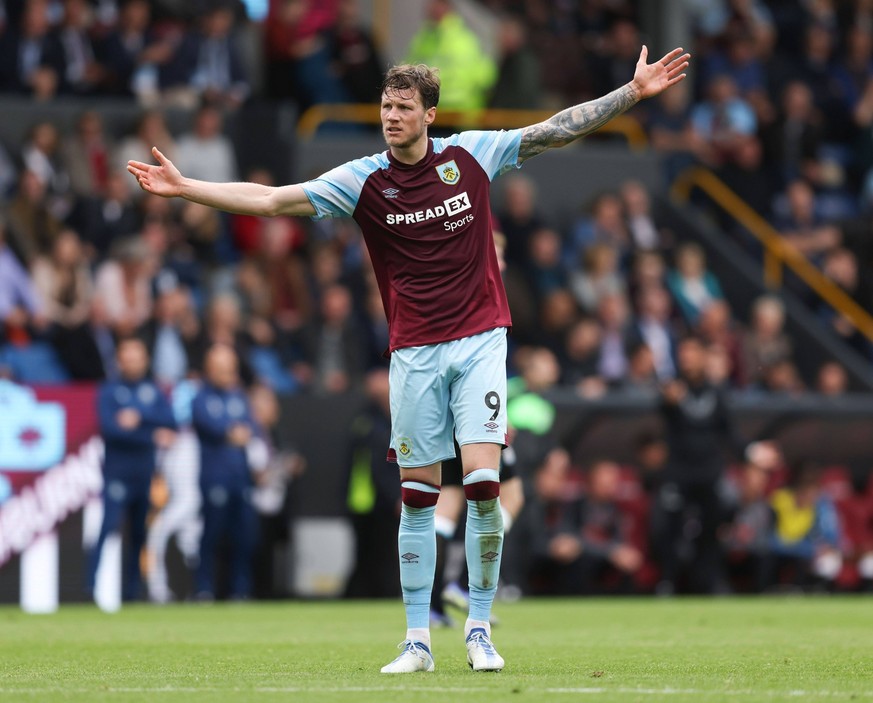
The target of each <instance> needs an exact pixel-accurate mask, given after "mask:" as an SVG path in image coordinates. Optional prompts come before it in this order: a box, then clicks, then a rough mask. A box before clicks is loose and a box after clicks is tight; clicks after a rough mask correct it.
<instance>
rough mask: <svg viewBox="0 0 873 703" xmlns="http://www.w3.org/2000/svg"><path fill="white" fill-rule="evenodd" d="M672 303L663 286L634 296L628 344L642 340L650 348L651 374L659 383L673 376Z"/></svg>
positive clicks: (674, 347) (674, 346) (674, 335)
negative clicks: (652, 367)
mask: <svg viewBox="0 0 873 703" xmlns="http://www.w3.org/2000/svg"><path fill="white" fill-rule="evenodd" d="M672 307H673V301H672V300H671V299H670V294H669V293H668V292H667V289H666V288H664V287H663V286H657V287H652V288H649V289H648V290H640V291H639V292H638V293H637V314H636V316H635V318H634V321H633V325H632V327H631V330H630V333H629V340H628V341H629V342H630V343H634V342H639V341H642V342H643V343H645V345H646V346H647V347H648V348H649V349H651V351H652V358H653V361H654V363H655V373H656V374H657V375H658V378H659V379H660V380H661V381H667V380H669V379H671V378H673V377H674V376H675V375H676V330H675V329H674V326H673V322H672V320H671V311H672Z"/></svg>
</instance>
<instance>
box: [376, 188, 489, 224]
mask: <svg viewBox="0 0 873 703" xmlns="http://www.w3.org/2000/svg"><path fill="white" fill-rule="evenodd" d="M471 207H473V205H472V204H471V203H470V196H469V195H467V192H466V191H464V192H463V193H458V194H457V195H456V196H454V197H452V198H449V199H448V200H445V201H443V203H442V204H441V205H435V206H434V207H429V208H426V209H424V210H416V211H415V212H389V213H388V214H387V215H385V223H386V224H389V225H411V224H415V223H416V222H426V221H428V220H434V219H436V218H438V217H453V216H454V215H457V214H459V213H461V212H464V211H465V210H469V209H470V208H471ZM463 219H465V220H467V221H468V222H470V221H472V220H473V214H472V213H470V214H469V215H467V217H466V218H463ZM451 224H454V223H452V222H446V223H444V226H445V227H446V229H447V230H448V229H451V230H454V229H456V228H457V227H459V226H460V225H457V226H456V227H452V228H450V227H449V225H451Z"/></svg>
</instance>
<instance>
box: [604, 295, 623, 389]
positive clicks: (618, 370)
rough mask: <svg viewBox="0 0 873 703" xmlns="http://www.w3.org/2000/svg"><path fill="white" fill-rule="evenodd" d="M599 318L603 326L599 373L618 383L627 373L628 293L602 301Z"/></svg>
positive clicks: (612, 382)
mask: <svg viewBox="0 0 873 703" xmlns="http://www.w3.org/2000/svg"><path fill="white" fill-rule="evenodd" d="M597 318H598V320H599V322H600V324H601V326H602V329H603V334H602V336H601V341H600V363H599V365H598V374H599V375H600V376H601V377H602V378H603V379H604V380H605V381H606V382H607V383H609V384H618V383H620V382H621V381H622V379H623V378H624V376H625V374H626V373H627V367H628V358H627V345H628V342H629V335H630V326H631V314H630V305H629V303H628V300H627V296H626V295H622V294H620V293H613V294H612V295H607V296H605V297H604V298H602V299H601V301H600V307H599V308H598V309H597Z"/></svg>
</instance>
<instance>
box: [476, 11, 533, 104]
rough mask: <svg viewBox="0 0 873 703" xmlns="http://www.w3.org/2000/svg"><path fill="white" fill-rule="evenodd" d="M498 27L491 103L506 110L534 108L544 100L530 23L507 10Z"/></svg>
mask: <svg viewBox="0 0 873 703" xmlns="http://www.w3.org/2000/svg"><path fill="white" fill-rule="evenodd" d="M499 22H500V24H499V26H498V30H497V41H498V50H499V60H498V67H497V81H496V82H495V84H494V87H493V88H492V89H491V98H490V100H489V101H488V106H489V107H491V108H495V109H504V110H535V109H538V108H539V107H540V106H541V103H542V95H541V93H542V75H541V70H540V61H539V57H538V56H537V54H536V52H535V51H534V50H533V48H532V47H531V45H530V43H529V41H528V33H527V27H526V26H525V24H524V22H523V21H522V19H521V18H520V17H518V16H516V15H510V14H506V15H503V16H502V17H501V18H500V20H499Z"/></svg>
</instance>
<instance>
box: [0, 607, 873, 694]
mask: <svg viewBox="0 0 873 703" xmlns="http://www.w3.org/2000/svg"><path fill="white" fill-rule="evenodd" d="M498 610H499V614H500V617H501V620H502V622H501V625H500V627H499V628H495V630H494V640H495V642H496V644H497V645H498V647H499V650H500V652H501V653H502V654H503V656H504V657H505V658H506V662H507V666H506V669H505V670H504V671H503V672H502V673H499V674H493V673H492V674H474V673H472V672H471V671H470V670H469V669H468V668H467V665H466V662H465V650H464V646H463V642H462V639H461V637H462V636H461V633H460V632H459V631H458V630H456V629H455V630H438V631H435V632H434V641H433V648H434V655H435V657H436V662H437V671H436V672H435V673H433V674H415V675H409V676H402V677H396V676H394V677H388V676H383V675H380V674H379V667H380V666H381V665H382V664H385V663H386V662H387V661H388V660H390V659H391V658H393V656H394V654H395V650H394V648H393V647H394V645H395V644H396V643H397V642H398V641H399V640H400V639H401V637H402V634H403V627H404V625H403V618H402V607H401V606H400V605H399V603H359V602H358V603H347V602H346V603H287V604H270V605H261V604H251V605H249V604H245V605H227V606H225V605H213V606H195V605H179V606H170V607H162V608H157V607H149V606H138V607H129V608H126V609H125V610H124V611H122V612H121V613H118V614H116V615H105V614H103V613H100V612H99V611H97V610H95V609H94V608H88V607H66V608H63V609H62V610H61V612H60V613H58V614H57V615H52V616H41V617H40V616H26V615H23V614H22V613H20V612H19V611H18V610H16V609H13V608H4V609H0V701H82V702H84V701H88V702H89V703H90V702H92V701H149V703H152V702H155V703H164V702H167V703H169V702H177V701H185V702H186V703H188V702H198V701H210V703H213V702H217V703H222V702H224V701H234V702H236V701H265V702H268V703H271V702H273V701H317V702H321V701H343V703H346V702H352V703H358V702H367V703H369V702H371V701H373V702H379V703H381V702H382V701H405V702H409V703H411V702H413V701H414V702H415V703H418V702H422V703H429V702H431V701H433V702H437V701H439V702H440V703H445V702H449V703H453V702H454V701H461V700H464V701H475V703H486V702H487V703H491V702H496V701H501V702H502V701H538V702H541V703H545V702H546V701H555V702H556V703H563V702H564V701H604V702H605V701H609V702H610V703H612V702H618V703H627V702H630V701H644V702H646V703H654V702H655V701H669V702H671V703H685V702H686V701H687V702H690V701H704V702H706V703H709V702H715V701H744V702H749V703H751V702H753V701H782V700H791V701H852V700H858V701H864V700H868V701H873V598H861V597H857V598H852V597H841V598H837V597H833V598H826V597H824V598H789V599H758V600H746V599H737V600H731V599H720V600H690V599H688V600H686V599H676V600H671V601H655V600H618V599H615V600H572V601H559V600H549V601H536V600H527V601H522V602H520V603H517V604H512V605H509V604H500V605H499V607H498Z"/></svg>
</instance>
